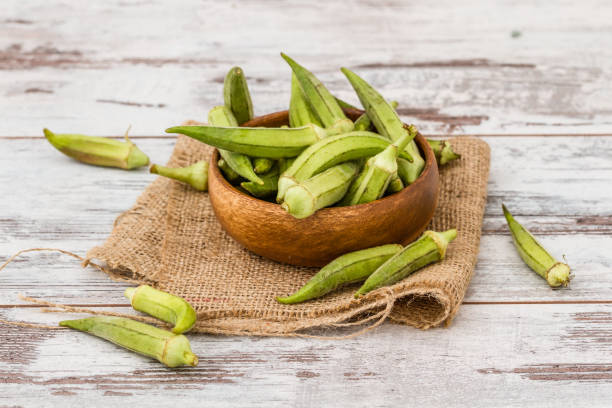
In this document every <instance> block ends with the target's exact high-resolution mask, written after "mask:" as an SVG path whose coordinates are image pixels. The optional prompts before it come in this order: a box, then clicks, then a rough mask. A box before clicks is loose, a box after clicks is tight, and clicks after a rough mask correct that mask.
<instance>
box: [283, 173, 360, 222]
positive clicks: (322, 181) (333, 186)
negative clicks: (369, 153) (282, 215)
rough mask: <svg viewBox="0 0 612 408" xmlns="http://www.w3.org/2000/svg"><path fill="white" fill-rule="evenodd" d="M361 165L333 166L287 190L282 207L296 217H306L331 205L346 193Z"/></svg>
mask: <svg viewBox="0 0 612 408" xmlns="http://www.w3.org/2000/svg"><path fill="white" fill-rule="evenodd" d="M358 169H359V166H358V165H357V163H355V162H346V163H342V164H339V165H337V166H334V167H331V168H329V169H327V170H325V171H323V172H321V173H319V174H317V175H316V176H314V177H312V178H310V179H308V180H306V181H304V182H301V183H299V184H296V185H294V186H292V187H291V188H289V189H288V190H287V193H286V194H285V201H284V202H283V204H282V205H281V207H282V208H283V209H284V210H286V211H287V212H288V213H289V214H291V215H293V216H294V217H295V218H306V217H309V216H311V215H312V214H314V213H315V212H316V211H317V210H319V209H321V208H323V207H327V206H330V205H332V204H334V203H336V202H338V201H340V199H341V198H342V197H343V196H344V194H346V190H347V189H348V187H349V185H350V183H351V181H352V180H353V177H355V175H357V170H358Z"/></svg>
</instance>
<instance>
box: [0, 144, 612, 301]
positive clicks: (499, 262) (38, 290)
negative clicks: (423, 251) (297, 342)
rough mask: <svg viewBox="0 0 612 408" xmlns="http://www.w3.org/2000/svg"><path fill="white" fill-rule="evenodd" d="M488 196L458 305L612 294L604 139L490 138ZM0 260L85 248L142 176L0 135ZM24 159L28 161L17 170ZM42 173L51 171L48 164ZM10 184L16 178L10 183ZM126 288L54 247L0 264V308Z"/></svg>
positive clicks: (129, 200) (148, 147)
mask: <svg viewBox="0 0 612 408" xmlns="http://www.w3.org/2000/svg"><path fill="white" fill-rule="evenodd" d="M486 140H487V141H488V142H489V143H490V144H491V147H492V164H491V177H490V184H489V202H488V205H487V209H486V215H485V220H484V226H483V231H484V235H483V238H482V242H481V251H480V255H479V256H480V258H479V263H478V266H477V269H476V273H475V276H474V280H473V282H472V284H471V286H470V289H469V291H468V294H467V297H466V301H468V302H491V301H496V302H499V301H508V302H516V301H559V300H564V301H584V300H599V301H606V300H612V276H611V275H610V274H609V273H607V271H608V270H610V268H611V267H612V265H611V262H610V259H609V257H608V254H607V252H606V251H605V250H602V248H608V247H610V232H611V230H610V228H611V225H612V222H611V221H610V220H612V212H611V211H610V208H609V206H608V205H607V204H606V203H609V202H610V201H612V191H610V189H609V180H610V179H612V168H611V167H610V165H609V159H608V158H609V157H611V156H612V139H611V138H576V137H572V138H569V137H555V138H547V139H538V138H520V137H519V138H515V137H512V138H510V137H506V138H503V137H495V138H487V139H486ZM138 144H139V146H140V147H141V148H142V149H143V150H144V151H145V152H147V153H149V154H150V156H151V158H152V159H153V161H154V162H162V163H163V162H165V160H166V159H167V157H168V156H169V154H170V152H171V150H172V144H173V141H172V140H171V139H141V140H139V141H138ZM0 149H1V150H2V151H5V152H6V151H8V152H9V154H5V155H1V156H0V196H2V197H10V199H8V200H3V201H2V202H1V204H0V208H1V211H0V213H1V214H2V215H1V216H0V256H1V258H0V260H4V259H6V258H7V257H8V256H9V255H10V254H12V253H14V252H16V251H18V250H20V249H24V248H30V247H61V248H63V249H69V250H72V251H74V252H76V253H78V254H81V255H84V254H85V252H86V251H87V250H88V249H89V248H91V247H92V246H94V245H97V244H99V243H102V242H103V241H104V239H105V238H106V236H107V235H108V233H109V232H110V230H111V228H112V223H113V221H114V219H115V217H116V216H117V215H118V214H120V213H121V212H122V211H124V210H126V209H128V208H129V207H130V206H131V205H132V204H133V202H134V201H135V200H136V198H137V196H138V195H139V194H140V192H141V191H142V189H143V188H144V187H145V186H146V185H147V184H148V183H149V182H150V181H151V180H153V176H151V175H149V174H148V173H147V172H146V171H145V170H144V169H143V170H137V171H132V172H126V171H122V170H114V169H100V168H97V167H92V166H84V165H81V164H79V163H77V162H75V161H73V160H71V159H68V158H66V157H64V156H62V155H61V154H59V153H57V152H56V151H55V150H54V149H53V148H52V147H51V146H49V145H47V144H46V143H45V142H42V141H35V140H32V139H24V140H1V141H0ZM23 163H28V169H27V171H24V170H23V167H22V166H23ZM48 169H53V171H49V170H48ZM15 180H19V182H18V183H16V182H15ZM501 201H504V202H505V203H506V204H507V205H508V206H509V207H510V208H511V209H512V210H513V211H514V213H515V214H516V216H517V218H518V219H519V220H520V221H521V222H523V223H524V224H525V226H526V227H528V228H530V229H531V230H532V231H533V232H534V233H536V234H537V235H538V237H539V238H540V239H541V240H542V242H543V243H544V244H545V245H546V246H547V247H548V248H550V250H551V252H552V253H553V254H555V255H556V256H557V257H561V256H562V255H563V254H565V255H567V259H568V262H569V263H570V265H572V267H573V268H574V272H575V274H576V278H575V279H574V281H573V282H572V285H571V289H570V290H557V291H553V290H551V289H549V288H548V287H547V286H546V284H545V283H544V281H542V280H541V279H540V278H538V277H537V276H536V275H535V274H533V273H532V272H530V271H529V270H528V269H527V268H526V267H525V265H524V264H523V263H522V261H521V260H520V258H519V257H518V255H517V254H516V252H515V251H514V249H513V248H512V244H511V240H510V237H509V235H508V232H507V229H506V226H505V222H504V220H503V217H502V216H501V210H500V203H501ZM124 287H125V285H122V284H118V283H115V282H112V281H111V280H109V279H108V278H107V277H106V276H105V275H104V274H102V273H100V272H97V271H96V270H94V269H92V268H88V269H85V270H83V269H81V268H80V267H79V265H78V262H77V261H75V260H74V259H72V258H69V257H66V256H64V255H59V254H51V253H45V254H27V255H25V256H24V257H23V258H20V259H18V260H17V262H15V263H14V264H12V265H10V266H9V268H7V269H6V270H5V271H2V272H0V299H1V300H0V304H3V305H12V304H21V303H22V302H20V301H19V300H18V299H17V298H16V294H17V293H19V292H23V293H26V294H29V295H31V296H35V297H44V298H49V299H53V300H54V301H57V302H65V303H76V304H92V303H94V304H95V303H101V304H109V303H111V304H123V303H124V302H125V300H124V299H123V295H122V292H123V288H124Z"/></svg>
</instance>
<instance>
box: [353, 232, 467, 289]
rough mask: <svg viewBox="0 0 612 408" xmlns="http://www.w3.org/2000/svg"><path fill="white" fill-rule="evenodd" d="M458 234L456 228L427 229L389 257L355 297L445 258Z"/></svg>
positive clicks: (392, 282) (391, 283)
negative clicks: (445, 229)
mask: <svg viewBox="0 0 612 408" xmlns="http://www.w3.org/2000/svg"><path fill="white" fill-rule="evenodd" d="M456 236H457V230H456V229H450V230H447V231H444V232H436V231H425V232H424V233H423V235H422V236H421V238H419V239H418V240H416V241H415V242H413V243H412V244H410V245H408V246H406V247H405V248H404V249H402V250H401V251H400V252H398V253H397V254H395V255H393V256H392V257H391V258H389V259H388V260H387V261H386V262H385V263H383V264H382V265H381V266H380V267H379V268H378V269H376V270H375V271H374V272H373V273H372V274H371V275H370V277H369V278H368V279H367V280H366V281H365V282H364V283H363V285H362V286H361V288H359V290H358V291H357V292H356V293H355V297H356V298H357V297H359V296H361V295H365V294H366V293H368V292H370V291H372V290H374V289H378V288H381V287H383V286H389V285H393V284H394V283H396V282H398V281H400V280H402V279H404V278H405V277H407V276H408V275H410V274H411V273H413V272H414V271H416V270H418V269H421V268H422V267H424V266H426V265H429V264H430V263H433V262H437V261H439V260H441V259H444V256H445V255H446V248H447V247H448V244H449V242H451V241H452V240H454V239H455V237H456Z"/></svg>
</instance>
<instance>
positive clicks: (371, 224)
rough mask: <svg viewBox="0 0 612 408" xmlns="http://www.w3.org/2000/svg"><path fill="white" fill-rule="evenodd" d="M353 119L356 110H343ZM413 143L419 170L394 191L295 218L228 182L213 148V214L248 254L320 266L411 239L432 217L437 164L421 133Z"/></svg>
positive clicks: (280, 118)
mask: <svg viewBox="0 0 612 408" xmlns="http://www.w3.org/2000/svg"><path fill="white" fill-rule="evenodd" d="M345 112H346V114H347V116H348V117H349V118H351V119H352V120H355V119H356V118H357V117H358V116H359V115H360V114H361V113H362V111H360V110H357V109H346V110H345ZM288 120H289V119H288V112H287V111H283V112H276V113H271V114H269V115H265V116H260V117H257V118H253V119H252V120H251V121H249V122H247V123H245V124H244V125H243V126H266V127H278V126H281V125H286V124H288ZM415 140H416V143H417V145H418V146H419V148H420V150H421V152H423V153H424V156H425V168H424V170H423V173H422V174H421V176H420V177H419V178H418V180H417V181H415V182H414V183H413V184H411V185H410V186H408V187H406V188H404V189H403V190H402V191H400V192H399V193H395V194H392V195H390V196H387V197H384V198H381V199H380V200H376V201H373V202H370V203H367V204H360V205H355V206H348V207H331V208H324V209H322V210H319V211H317V212H316V213H315V214H314V215H312V216H310V217H308V218H305V219H302V220H298V219H296V218H293V217H292V216H291V215H289V214H288V213H287V212H285V211H284V210H283V209H282V208H281V207H280V205H278V204H276V203H271V202H267V201H263V200H260V199H257V198H254V197H252V196H250V195H247V194H245V193H243V192H241V191H239V190H238V189H236V188H235V187H233V186H232V185H231V184H230V183H228V182H227V181H226V180H225V178H224V177H223V175H222V174H221V172H220V171H219V167H218V166H217V161H218V159H219V152H218V151H216V150H215V151H214V153H213V156H212V159H211V161H210V169H209V173H208V191H209V196H210V201H211V203H212V207H213V209H214V211H215V214H216V216H217V218H218V220H219V222H220V223H221V225H222V226H223V228H224V229H225V231H227V233H228V234H229V235H230V236H232V237H233V238H234V239H235V240H236V241H238V242H239V243H241V244H242V245H244V246H245V247H246V248H248V249H249V250H251V251H253V252H254V253H256V254H258V255H261V256H264V257H266V258H270V259H273V260H275V261H278V262H283V263H288V264H291V265H300V266H323V265H325V264H327V263H329V261H331V260H332V259H334V258H336V257H338V256H340V255H342V254H345V253H347V252H351V251H356V250H359V249H364V248H370V247H373V246H377V245H383V244H390V243H402V244H407V243H409V242H411V241H413V240H415V239H416V238H417V237H418V236H419V235H420V234H421V233H422V232H423V231H424V230H425V228H426V226H427V224H429V221H430V220H431V218H432V217H433V214H434V210H435V208H436V205H437V201H438V183H439V179H438V166H437V164H436V158H435V156H434V153H433V151H432V150H431V148H430V147H429V144H428V143H427V140H425V138H424V137H423V136H422V135H420V134H419V135H417V137H416V139H415Z"/></svg>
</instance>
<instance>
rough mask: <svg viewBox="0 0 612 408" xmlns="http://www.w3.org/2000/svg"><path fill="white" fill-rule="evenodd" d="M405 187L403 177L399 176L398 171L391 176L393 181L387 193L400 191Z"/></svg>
mask: <svg viewBox="0 0 612 408" xmlns="http://www.w3.org/2000/svg"><path fill="white" fill-rule="evenodd" d="M403 189H404V183H402V179H401V178H399V176H398V175H397V172H396V173H395V174H393V176H392V177H391V181H389V187H387V194H393V193H399V192H400V191H402V190H403Z"/></svg>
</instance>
